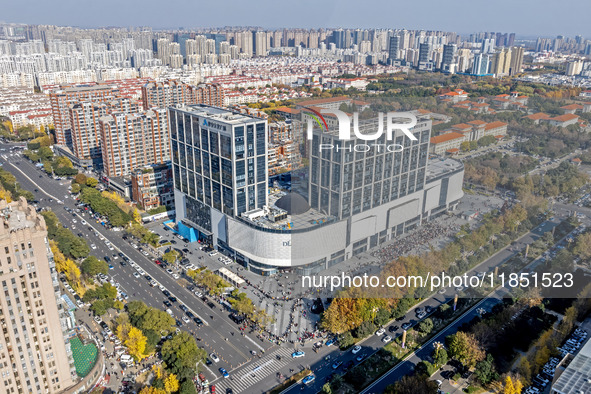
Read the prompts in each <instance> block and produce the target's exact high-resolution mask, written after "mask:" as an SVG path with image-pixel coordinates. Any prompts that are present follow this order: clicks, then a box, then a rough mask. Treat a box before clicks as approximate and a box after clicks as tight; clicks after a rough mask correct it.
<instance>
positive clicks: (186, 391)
mask: <svg viewBox="0 0 591 394" xmlns="http://www.w3.org/2000/svg"><path fill="white" fill-rule="evenodd" d="M179 394H197V390H196V389H195V384H194V383H193V381H192V380H185V381H184V382H183V383H181V388H180V390H179Z"/></svg>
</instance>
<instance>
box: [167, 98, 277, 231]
mask: <svg viewBox="0 0 591 394" xmlns="http://www.w3.org/2000/svg"><path fill="white" fill-rule="evenodd" d="M169 116H170V136H171V146H172V152H171V155H172V164H173V174H174V179H175V187H176V189H178V190H180V191H182V192H183V193H186V195H185V196H183V197H182V201H179V200H178V199H177V197H180V195H178V196H177V193H175V206H176V207H177V209H180V215H179V217H182V216H183V215H184V214H185V212H186V214H187V215H188V219H189V220H191V221H192V222H193V223H194V224H195V225H197V226H200V227H202V228H207V227H209V226H208V224H207V223H208V221H207V220H206V219H205V218H204V217H202V215H200V212H202V211H203V210H208V209H210V208H213V209H215V210H217V211H219V212H223V213H225V214H227V215H230V216H239V215H240V214H242V213H243V212H246V211H250V210H252V209H256V208H262V207H263V206H264V205H266V204H267V183H268V182H267V181H268V174H267V158H266V156H265V155H266V152H267V121H266V120H263V119H258V118H254V117H251V116H247V115H243V114H237V113H233V112H230V111H228V110H224V109H221V108H215V107H209V106H205V105H190V106H183V107H176V108H172V107H171V108H169Z"/></svg>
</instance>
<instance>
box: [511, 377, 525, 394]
mask: <svg viewBox="0 0 591 394" xmlns="http://www.w3.org/2000/svg"><path fill="white" fill-rule="evenodd" d="M513 387H514V389H515V394H521V390H523V383H521V380H519V379H516V380H515V382H514V383H513Z"/></svg>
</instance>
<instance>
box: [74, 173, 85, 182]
mask: <svg viewBox="0 0 591 394" xmlns="http://www.w3.org/2000/svg"><path fill="white" fill-rule="evenodd" d="M74 181H76V183H77V184H79V185H86V175H84V174H83V173H79V174H77V175H76V176H75V177H74Z"/></svg>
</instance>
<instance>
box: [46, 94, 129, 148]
mask: <svg viewBox="0 0 591 394" xmlns="http://www.w3.org/2000/svg"><path fill="white" fill-rule="evenodd" d="M118 95H119V90H118V89H116V88H115V87H113V86H110V85H93V86H77V87H67V88H64V89H57V90H54V91H52V92H51V93H50V94H49V100H50V102H51V113H52V115H53V123H54V126H55V140H56V141H55V142H56V144H58V145H64V146H68V147H72V123H71V119H70V105H72V104H76V103H79V102H81V101H92V102H95V103H98V102H104V101H108V100H112V99H114V98H115V97H117V96H118Z"/></svg>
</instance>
